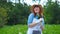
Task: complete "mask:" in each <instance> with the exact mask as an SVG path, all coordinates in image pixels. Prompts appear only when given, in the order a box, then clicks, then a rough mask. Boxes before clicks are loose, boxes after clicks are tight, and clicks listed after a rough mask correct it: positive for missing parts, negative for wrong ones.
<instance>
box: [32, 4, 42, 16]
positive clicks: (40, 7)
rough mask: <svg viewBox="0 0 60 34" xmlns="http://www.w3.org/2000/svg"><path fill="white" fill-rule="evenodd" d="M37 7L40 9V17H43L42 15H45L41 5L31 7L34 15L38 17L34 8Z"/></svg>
mask: <svg viewBox="0 0 60 34" xmlns="http://www.w3.org/2000/svg"><path fill="white" fill-rule="evenodd" d="M35 7H39V9H40V10H39V15H40V16H41V14H43V8H42V6H41V5H33V6H32V7H31V11H32V12H33V13H34V15H36V13H35V11H34V8H35Z"/></svg>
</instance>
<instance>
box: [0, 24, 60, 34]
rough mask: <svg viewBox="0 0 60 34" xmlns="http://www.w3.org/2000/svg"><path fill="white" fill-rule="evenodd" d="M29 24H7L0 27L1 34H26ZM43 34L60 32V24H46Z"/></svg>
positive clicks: (58, 33)
mask: <svg viewBox="0 0 60 34" xmlns="http://www.w3.org/2000/svg"><path fill="white" fill-rule="evenodd" d="M26 31H27V25H13V26H7V25H5V26H4V27H3V28H0V34H19V33H21V34H26ZM43 34H60V25H45V30H44V31H43Z"/></svg>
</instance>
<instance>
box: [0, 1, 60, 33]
mask: <svg viewBox="0 0 60 34" xmlns="http://www.w3.org/2000/svg"><path fill="white" fill-rule="evenodd" d="M34 4H40V5H42V7H43V9H44V19H45V30H44V31H43V34H60V32H59V31H60V0H0V34H19V33H21V34H26V32H27V28H28V27H27V19H28V15H29V14H30V13H31V10H30V8H31V6H32V5H34Z"/></svg>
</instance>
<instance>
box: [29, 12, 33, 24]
mask: <svg viewBox="0 0 60 34" xmlns="http://www.w3.org/2000/svg"><path fill="white" fill-rule="evenodd" d="M33 18H34V14H33V13H31V14H30V15H29V17H28V25H29V24H31V23H32V21H33Z"/></svg>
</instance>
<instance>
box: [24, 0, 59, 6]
mask: <svg viewBox="0 0 60 34" xmlns="http://www.w3.org/2000/svg"><path fill="white" fill-rule="evenodd" d="M52 1H53V2H54V1H55V0H52ZM58 1H59V2H60V0H58ZM24 2H25V3H27V4H28V5H34V4H38V1H37V2H32V0H24ZM46 2H47V0H41V1H40V4H41V5H42V6H43V5H45V4H46Z"/></svg>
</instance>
